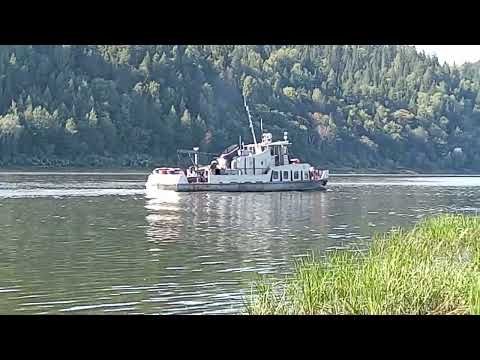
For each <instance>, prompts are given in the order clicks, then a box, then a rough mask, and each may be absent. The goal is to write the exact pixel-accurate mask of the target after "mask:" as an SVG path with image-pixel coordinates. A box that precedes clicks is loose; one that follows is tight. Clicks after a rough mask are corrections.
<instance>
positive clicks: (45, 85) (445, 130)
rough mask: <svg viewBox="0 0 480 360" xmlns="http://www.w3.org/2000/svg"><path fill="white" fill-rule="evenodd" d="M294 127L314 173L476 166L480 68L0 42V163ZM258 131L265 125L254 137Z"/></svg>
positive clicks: (349, 49)
mask: <svg viewBox="0 0 480 360" xmlns="http://www.w3.org/2000/svg"><path fill="white" fill-rule="evenodd" d="M242 95H245V96H246V98H247V100H248V103H249V106H250V109H251V111H252V116H253V118H254V123H255V126H256V128H257V129H259V126H260V119H262V121H263V126H264V128H265V129H266V130H268V131H270V132H272V133H273V134H274V137H281V136H282V135H283V131H288V132H289V137H290V139H291V140H292V141H293V142H294V145H293V148H292V150H293V153H294V154H295V155H296V156H300V157H302V158H303V159H305V160H307V161H309V162H311V163H312V164H315V165H317V166H325V167H329V168H332V169H335V168H337V169H339V168H357V169H358V168H383V169H391V170H395V169H402V168H409V169H415V170H420V171H441V170H480V66H479V64H466V65H463V66H450V65H448V64H440V63H439V62H438V60H437V59H436V58H435V57H430V56H426V55H425V54H424V53H418V52H417V51H416V50H415V48H413V47H410V46H386V45H381V46H380V45H376V46H373V45H372V46H358V45H339V46H332V45H329V46H312V45H310V46H264V45H262V46H254V45H249V46H233V45H212V46H208V45H195V46H190V45H189V46H186V45H178V46H173V45H168V46H167V45H155V46H143V45H142V46H138V45H135V46H133V45H132V46H111V45H109V46H100V45H91V46H73V45H72V46H70V45H68V46H67V45H63V46H60V45H35V46H26V45H19V46H0V166H24V165H42V166H83V165H84V166H154V165H158V164H169V165H173V164H175V163H176V162H177V160H178V159H177V155H176V150H177V149H178V148H192V147H193V146H196V145H199V146H200V149H201V151H207V152H218V151H221V150H223V149H224V148H225V147H227V146H229V145H231V144H233V143H236V142H238V137H239V135H241V136H242V137H243V139H245V141H247V142H250V141H251V140H252V139H251V135H250V131H249V127H248V118H247V115H246V112H245V110H244V108H243V98H242ZM257 135H258V137H259V135H260V134H259V130H257Z"/></svg>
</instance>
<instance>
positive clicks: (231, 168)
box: [146, 103, 329, 192]
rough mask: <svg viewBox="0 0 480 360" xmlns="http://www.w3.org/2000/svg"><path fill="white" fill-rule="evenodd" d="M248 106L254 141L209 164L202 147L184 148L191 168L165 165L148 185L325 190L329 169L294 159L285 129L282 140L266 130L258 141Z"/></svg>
mask: <svg viewBox="0 0 480 360" xmlns="http://www.w3.org/2000/svg"><path fill="white" fill-rule="evenodd" d="M245 107H246V109H247V113H248V117H249V121H250V128H251V130H252V135H253V140H254V143H253V144H243V143H240V144H238V145H232V146H230V147H229V148H227V149H226V150H225V151H224V152H223V153H222V154H221V155H220V156H217V157H216V158H215V159H214V160H213V161H212V162H211V163H210V164H209V165H203V166H201V165H199V164H198V155H199V154H201V153H200V152H199V148H194V149H193V151H192V150H181V151H180V152H182V153H186V154H189V155H190V156H191V155H193V165H192V166H191V167H190V168H188V169H181V168H169V167H161V168H156V169H154V170H153V171H152V173H151V174H150V175H149V176H148V179H147V183H146V186H147V188H148V189H152V188H153V189H163V190H174V191H185V192H189V191H235V192H246V191H288V190H295V191H300V190H325V189H326V185H327V182H328V175H329V173H328V170H320V169H315V168H314V167H312V166H311V165H310V164H308V163H301V162H300V160H298V159H292V158H291V157H290V155H289V151H288V147H289V146H290V145H291V143H290V142H289V140H288V134H287V133H286V132H285V133H284V138H283V140H281V141H272V134H271V133H263V127H262V141H261V143H257V141H256V138H255V131H254V129H253V124H252V121H251V116H250V111H249V109H248V106H247V105H246V103H245Z"/></svg>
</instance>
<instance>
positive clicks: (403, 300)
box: [246, 215, 480, 314]
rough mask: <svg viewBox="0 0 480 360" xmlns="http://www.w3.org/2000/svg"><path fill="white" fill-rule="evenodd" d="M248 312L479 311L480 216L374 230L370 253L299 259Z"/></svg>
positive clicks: (259, 293) (262, 287) (263, 289)
mask: <svg viewBox="0 0 480 360" xmlns="http://www.w3.org/2000/svg"><path fill="white" fill-rule="evenodd" d="M246 312H247V313H248V314H480V217H473V216H466V215H442V216H440V217H436V218H431V219H427V220H424V221H422V222H421V223H419V224H418V225H416V226H415V227H414V228H413V229H412V230H411V231H408V232H406V231H403V230H396V231H393V232H391V233H389V234H385V235H376V236H375V237H374V239H373V242H372V243H371V244H370V247H369V248H368V250H366V251H365V252H354V251H347V250H342V251H336V252H333V253H330V254H328V255H327V256H326V258H325V259H315V258H314V257H313V256H312V257H309V258H307V259H303V260H301V261H299V262H297V263H296V267H295V270H294V272H293V275H292V276H289V277H287V278H286V279H285V280H283V281H274V280H272V279H268V278H260V279H259V280H258V281H257V282H256V283H255V289H254V291H252V294H251V296H250V297H249V298H248V299H247V302H246Z"/></svg>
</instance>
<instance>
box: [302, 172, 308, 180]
mask: <svg viewBox="0 0 480 360" xmlns="http://www.w3.org/2000/svg"><path fill="white" fill-rule="evenodd" d="M303 179H304V180H308V171H305V172H304V173H303Z"/></svg>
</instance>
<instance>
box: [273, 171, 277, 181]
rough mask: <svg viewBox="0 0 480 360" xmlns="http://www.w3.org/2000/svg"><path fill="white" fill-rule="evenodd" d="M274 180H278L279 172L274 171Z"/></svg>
mask: <svg viewBox="0 0 480 360" xmlns="http://www.w3.org/2000/svg"><path fill="white" fill-rule="evenodd" d="M272 179H273V180H278V171H272Z"/></svg>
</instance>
